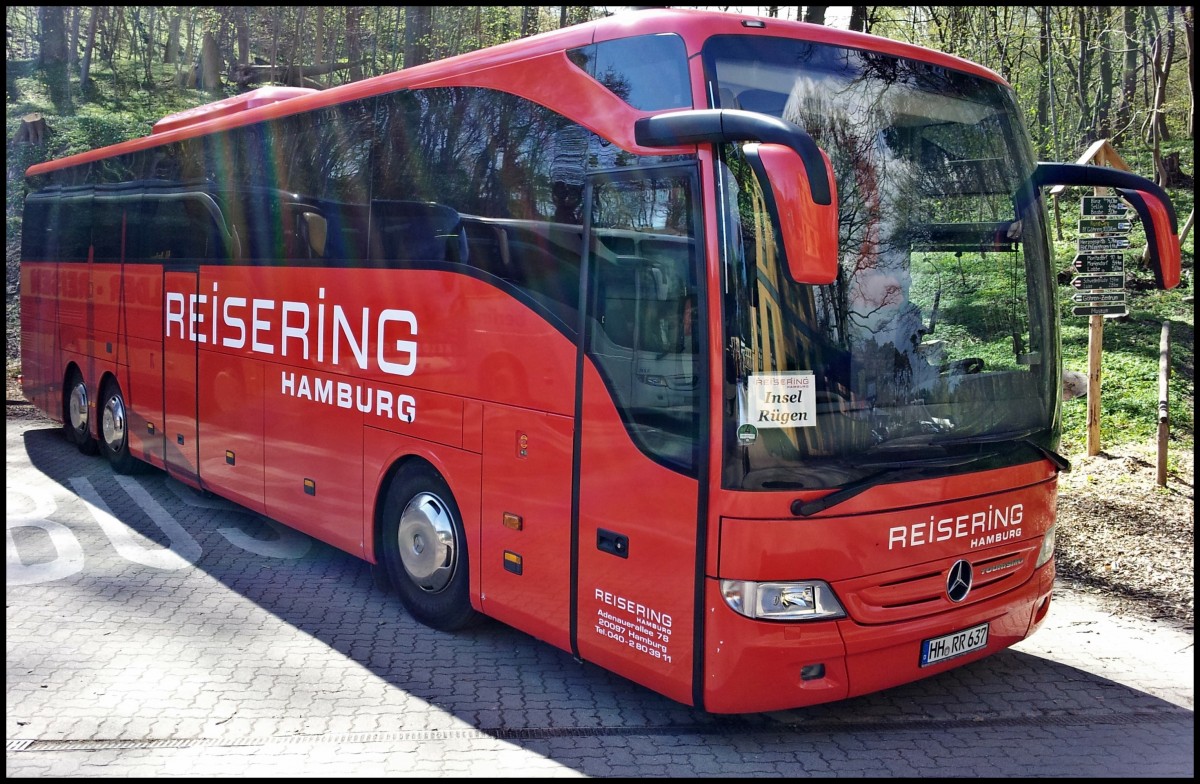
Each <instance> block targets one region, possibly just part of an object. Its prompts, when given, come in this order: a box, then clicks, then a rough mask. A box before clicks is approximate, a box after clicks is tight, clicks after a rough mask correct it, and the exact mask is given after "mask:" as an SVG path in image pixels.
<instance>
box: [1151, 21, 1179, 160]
mask: <svg viewBox="0 0 1200 784" xmlns="http://www.w3.org/2000/svg"><path fill="white" fill-rule="evenodd" d="M1150 16H1151V17H1152V18H1153V20H1154V31H1155V34H1154V44H1153V46H1152V47H1151V54H1150V67H1151V69H1152V74H1153V76H1154V101H1153V103H1152V104H1151V108H1150V121H1149V126H1148V128H1147V129H1146V142H1147V143H1148V144H1152V145H1154V146H1155V149H1156V150H1157V147H1158V145H1157V143H1158V142H1160V141H1164V142H1165V141H1167V140H1168V139H1170V138H1171V136H1170V133H1169V132H1168V131H1167V115H1166V112H1165V111H1163V106H1164V104H1166V102H1167V80H1168V79H1169V78H1170V76H1171V61H1172V60H1174V59H1175V6H1173V5H1169V6H1167V21H1166V30H1165V31H1164V30H1163V29H1162V26H1161V25H1160V24H1159V21H1158V15H1157V14H1154V13H1151V14H1150Z"/></svg>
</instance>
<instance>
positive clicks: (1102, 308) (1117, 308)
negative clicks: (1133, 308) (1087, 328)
mask: <svg viewBox="0 0 1200 784" xmlns="http://www.w3.org/2000/svg"><path fill="white" fill-rule="evenodd" d="M1071 312H1072V313H1073V314H1075V315H1076V316H1124V315H1125V314H1126V313H1128V312H1129V309H1128V308H1126V307H1125V303H1124V302H1122V303H1120V304H1110V305H1080V306H1078V307H1075V308H1071Z"/></svg>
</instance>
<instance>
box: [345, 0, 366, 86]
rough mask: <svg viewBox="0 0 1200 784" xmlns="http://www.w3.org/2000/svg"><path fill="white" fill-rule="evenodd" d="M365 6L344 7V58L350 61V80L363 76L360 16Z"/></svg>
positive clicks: (355, 80) (359, 78)
mask: <svg viewBox="0 0 1200 784" xmlns="http://www.w3.org/2000/svg"><path fill="white" fill-rule="evenodd" d="M365 11H366V7H365V6H361V5H351V6H347V7H346V59H347V60H349V61H350V63H351V65H350V81H352V82H357V81H360V80H361V79H362V78H363V69H362V16H363V13H364V12H365Z"/></svg>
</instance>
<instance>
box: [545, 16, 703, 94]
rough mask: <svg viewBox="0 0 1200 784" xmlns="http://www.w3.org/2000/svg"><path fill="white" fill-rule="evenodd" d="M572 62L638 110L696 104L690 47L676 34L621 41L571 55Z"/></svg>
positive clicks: (572, 52)
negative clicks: (690, 63)
mask: <svg viewBox="0 0 1200 784" xmlns="http://www.w3.org/2000/svg"><path fill="white" fill-rule="evenodd" d="M569 55H570V57H571V60H572V62H574V63H575V64H576V65H578V66H579V67H580V68H583V70H585V71H587V73H588V75H589V76H591V77H592V78H593V79H595V80H596V81H598V82H600V83H601V84H603V85H604V86H605V87H607V88H608V89H609V90H611V91H612V92H613V93H615V94H616V95H618V96H620V98H621V99H622V100H623V101H625V103H627V104H629V105H630V106H632V107H633V108H635V109H640V110H642V111H644V112H650V111H660V110H663V109H679V108H683V107H690V106H691V105H692V91H691V83H690V81H689V79H688V72H687V48H686V47H685V46H684V45H683V39H682V38H680V37H679V36H677V35H675V34H673V33H660V34H656V35H639V36H634V37H632V38H618V39H617V40H615V41H602V42H600V43H598V44H593V45H591V46H585V47H581V48H579V49H575V50H572V51H571V52H570V53H569Z"/></svg>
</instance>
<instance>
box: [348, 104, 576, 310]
mask: <svg viewBox="0 0 1200 784" xmlns="http://www.w3.org/2000/svg"><path fill="white" fill-rule="evenodd" d="M377 127H378V128H379V133H380V138H379V148H378V150H377V153H376V157H375V160H374V161H373V165H372V172H373V175H374V180H373V185H372V189H371V194H372V202H371V219H372V222H371V241H372V245H371V254H372V258H373V259H375V260H377V261H378V262H379V263H383V264H405V265H412V264H421V263H431V262H442V263H445V262H449V263H455V264H464V265H468V266H470V267H473V268H475V269H477V270H481V271H483V272H485V273H488V275H489V276H490V277H489V279H491V280H494V281H495V282H497V284H498V285H509V286H513V287H515V288H516V289H517V290H518V293H520V294H523V295H525V296H528V297H529V298H531V299H533V300H534V301H535V302H536V303H538V304H541V305H543V306H544V307H546V308H547V309H549V310H550V311H552V312H555V313H557V314H558V315H559V316H560V318H561V319H562V321H563V322H564V324H565V325H566V326H567V327H568V328H572V329H573V328H574V327H575V320H576V318H575V315H574V312H575V309H576V308H577V306H578V299H579V262H580V255H581V241H582V229H581V215H582V213H581V205H582V193H583V180H584V167H585V165H586V161H587V157H588V148H589V144H591V143H592V141H591V139H592V134H591V133H590V132H588V131H586V130H585V129H583V128H581V127H580V126H577V125H574V124H573V123H570V122H569V121H567V120H566V118H564V117H561V116H559V115H557V114H555V113H554V112H552V111H550V110H548V109H546V108H544V107H542V106H539V105H538V104H535V103H533V102H531V101H527V100H525V99H523V98H519V97H517V96H514V95H509V94H507V93H502V92H498V91H494V90H483V89H476V88H440V89H429V90H419V91H412V92H401V93H393V94H391V95H387V96H384V97H382V98H381V99H380V104H379V114H378V121H377Z"/></svg>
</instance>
